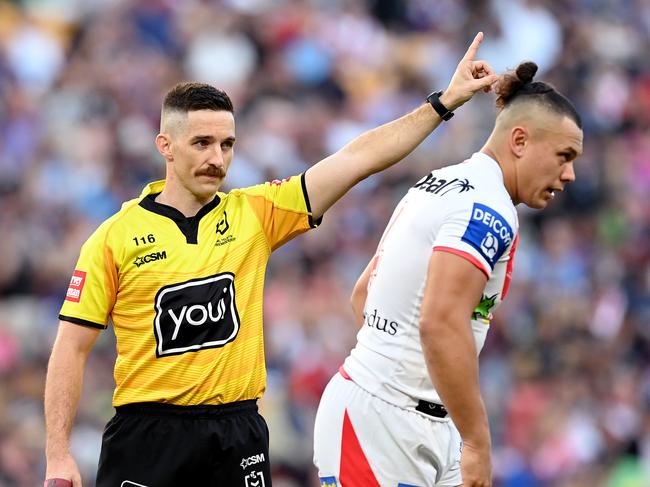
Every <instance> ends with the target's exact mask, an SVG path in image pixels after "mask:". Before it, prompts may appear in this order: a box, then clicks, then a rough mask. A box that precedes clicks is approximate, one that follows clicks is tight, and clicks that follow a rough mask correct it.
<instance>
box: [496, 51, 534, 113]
mask: <svg viewBox="0 0 650 487" xmlns="http://www.w3.org/2000/svg"><path fill="white" fill-rule="evenodd" d="M535 73H537V64H535V63H534V62H532V61H524V62H523V63H521V64H520V65H519V66H517V68H516V69H515V70H514V72H512V71H511V72H509V73H506V74H504V75H503V77H502V78H501V80H500V81H499V84H498V85H497V88H496V93H497V101H496V104H497V107H498V108H503V107H505V106H506V105H507V104H508V102H509V101H510V100H512V99H513V98H514V97H515V95H516V94H517V93H518V92H519V91H520V90H521V89H522V88H523V87H524V86H526V85H529V84H530V83H532V82H533V78H534V77H535Z"/></svg>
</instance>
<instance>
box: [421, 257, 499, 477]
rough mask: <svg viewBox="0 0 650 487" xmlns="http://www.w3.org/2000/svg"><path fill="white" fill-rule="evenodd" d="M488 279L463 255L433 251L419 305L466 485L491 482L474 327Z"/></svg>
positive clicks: (432, 367)
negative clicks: (457, 434)
mask: <svg viewBox="0 0 650 487" xmlns="http://www.w3.org/2000/svg"><path fill="white" fill-rule="evenodd" d="M486 280H487V278H486V276H485V274H484V273H483V272H482V271H480V270H479V269H478V268H477V267H475V266H474V264H472V263H471V262H469V261H468V260H466V259H464V258H463V257H460V256H458V255H455V254H453V253H449V252H444V251H433V252H432V255H431V258H430V259H429V269H428V274H427V282H426V287H425V291H424V298H423V301H422V308H421V318H420V338H421V341H422V349H423V352H424V356H425V359H426V363H427V368H428V370H429V375H430V376H431V380H432V382H433V384H434V386H435V388H436V390H437V391H438V393H439V394H440V398H441V399H442V402H443V403H444V405H445V407H446V408H447V411H448V412H449V414H450V416H451V418H452V419H453V421H454V424H455V425H456V427H457V428H458V431H459V432H460V436H461V438H462V440H463V454H462V458H461V469H462V475H463V485H465V486H475V485H476V486H488V485H491V484H490V482H491V466H490V431H489V427H488V419H487V414H486V412H485V406H484V404H483V400H482V398H481V392H480V388H479V373H478V356H477V351H476V345H475V343H474V336H473V333H472V328H471V316H472V312H473V311H474V309H475V307H476V305H477V304H478V303H479V302H480V300H481V296H482V293H483V290H484V288H485V283H486Z"/></svg>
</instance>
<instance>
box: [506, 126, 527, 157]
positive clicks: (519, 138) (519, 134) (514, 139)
mask: <svg viewBox="0 0 650 487" xmlns="http://www.w3.org/2000/svg"><path fill="white" fill-rule="evenodd" d="M529 140H530V133H529V131H528V130H527V129H526V127H522V126H521V125H517V126H515V127H512V128H511V129H510V138H509V140H508V142H509V145H510V150H511V151H512V153H513V154H514V155H515V157H517V158H520V157H523V155H524V153H525V152H526V147H527V146H528V142H529Z"/></svg>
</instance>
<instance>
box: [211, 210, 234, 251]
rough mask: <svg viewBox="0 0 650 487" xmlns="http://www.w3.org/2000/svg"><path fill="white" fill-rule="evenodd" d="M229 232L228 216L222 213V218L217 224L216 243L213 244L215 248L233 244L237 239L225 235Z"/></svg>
mask: <svg viewBox="0 0 650 487" xmlns="http://www.w3.org/2000/svg"><path fill="white" fill-rule="evenodd" d="M229 230H230V223H228V214H227V213H226V212H225V211H224V212H223V217H222V218H221V220H219V223H217V229H216V233H217V241H216V242H215V243H214V245H215V246H216V247H219V246H220V245H225V244H228V243H230V242H234V241H235V240H236V239H237V238H236V237H235V236H234V235H226V234H227V233H228V231H229Z"/></svg>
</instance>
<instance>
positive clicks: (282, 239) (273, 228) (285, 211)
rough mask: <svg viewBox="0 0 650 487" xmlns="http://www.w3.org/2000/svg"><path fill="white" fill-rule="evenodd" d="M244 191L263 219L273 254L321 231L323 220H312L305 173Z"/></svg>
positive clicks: (258, 215)
mask: <svg viewBox="0 0 650 487" xmlns="http://www.w3.org/2000/svg"><path fill="white" fill-rule="evenodd" d="M242 191H244V194H245V195H246V197H247V198H248V201H249V203H250V205H251V207H252V208H253V211H254V212H255V214H256V215H257V217H258V218H259V221H260V223H261V225H262V228H263V230H264V233H265V235H266V238H267V240H268V241H269V245H270V247H271V249H272V250H275V249H277V248H278V247H280V246H281V245H282V244H284V243H286V242H287V241H289V240H291V239H292V238H293V237H295V236H296V235H298V234H300V233H303V232H305V231H307V230H309V229H310V228H315V227H317V226H318V225H320V222H321V220H322V219H321V218H319V219H318V220H316V221H314V219H313V218H312V213H311V207H310V205H309V195H308V194H307V188H306V186H305V175H304V173H303V174H301V175H299V176H291V177H289V178H286V179H283V180H282V181H279V180H275V181H271V182H267V183H264V184H259V185H257V186H252V187H250V188H246V189H244V190H242Z"/></svg>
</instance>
